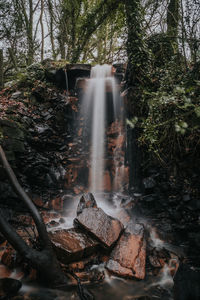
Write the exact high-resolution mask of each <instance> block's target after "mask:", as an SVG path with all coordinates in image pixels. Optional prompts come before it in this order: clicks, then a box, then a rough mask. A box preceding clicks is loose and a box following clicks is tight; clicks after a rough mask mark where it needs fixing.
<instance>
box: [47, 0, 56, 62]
mask: <svg viewBox="0 0 200 300" xmlns="http://www.w3.org/2000/svg"><path fill="white" fill-rule="evenodd" d="M48 10H49V16H50V21H49V22H50V24H49V26H50V41H51V49H52V56H53V59H54V60H55V59H56V51H55V44H54V34H53V5H52V2H51V0H48Z"/></svg>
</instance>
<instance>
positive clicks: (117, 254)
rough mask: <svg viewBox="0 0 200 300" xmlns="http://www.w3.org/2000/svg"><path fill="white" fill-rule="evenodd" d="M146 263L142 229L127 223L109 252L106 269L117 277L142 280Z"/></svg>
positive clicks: (137, 225)
mask: <svg viewBox="0 0 200 300" xmlns="http://www.w3.org/2000/svg"><path fill="white" fill-rule="evenodd" d="M145 261H146V242H145V240H144V227H143V225H140V224H133V223H129V224H128V226H127V228H126V230H125V232H124V233H123V234H122V236H121V237H120V239H119V241H118V243H117V245H116V246H115V248H114V249H113V251H112V252H111V256H110V259H109V261H108V263H107V265H106V267H107V269H108V270H109V271H111V272H113V273H115V274H116V275H118V276H123V277H136V278H138V279H144V277H145Z"/></svg>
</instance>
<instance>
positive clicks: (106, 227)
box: [74, 207, 123, 248]
mask: <svg viewBox="0 0 200 300" xmlns="http://www.w3.org/2000/svg"><path fill="white" fill-rule="evenodd" d="M74 224H75V226H79V227H81V228H83V229H85V230H86V231H87V232H88V233H90V234H91V235H92V236H94V237H95V238H96V239H97V240H98V241H99V242H101V243H102V245H103V246H105V247H106V248H107V247H111V246H112V245H113V244H114V243H115V242H116V241H117V240H118V238H119V236H120V234H121V233H122V231H123V225H122V223H121V222H120V221H119V220H117V219H115V218H112V217H111V216H109V215H107V214H106V213H105V212H104V211H103V210H102V209H101V208H93V207H89V208H85V209H83V211H82V213H80V214H79V215H78V216H77V218H76V219H75V220H74Z"/></svg>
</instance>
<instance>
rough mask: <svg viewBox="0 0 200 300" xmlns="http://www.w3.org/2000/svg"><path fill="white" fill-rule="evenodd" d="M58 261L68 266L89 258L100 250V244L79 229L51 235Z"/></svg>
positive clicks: (51, 233) (56, 232) (55, 232)
mask: <svg viewBox="0 0 200 300" xmlns="http://www.w3.org/2000/svg"><path fill="white" fill-rule="evenodd" d="M49 237H50V239H51V241H52V243H53V246H54V248H55V251H56V253H57V257H58V259H59V260H60V261H61V262H62V263H64V264H66V263H69V262H72V261H76V260H77V261H78V260H80V259H82V258H83V257H86V256H89V255H91V254H92V253H94V252H96V250H97V249H98V242H97V241H95V240H93V239H92V238H91V237H89V236H88V235H87V234H85V233H83V232H81V231H80V230H79V229H75V228H71V229H67V230H57V231H54V232H50V233H49Z"/></svg>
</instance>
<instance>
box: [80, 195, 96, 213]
mask: <svg viewBox="0 0 200 300" xmlns="http://www.w3.org/2000/svg"><path fill="white" fill-rule="evenodd" d="M89 207H95V208H97V203H96V200H95V198H94V196H93V195H92V193H87V194H83V196H82V197H81V199H80V201H79V204H78V207H77V216H78V215H79V214H80V213H82V212H83V209H85V208H89Z"/></svg>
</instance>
